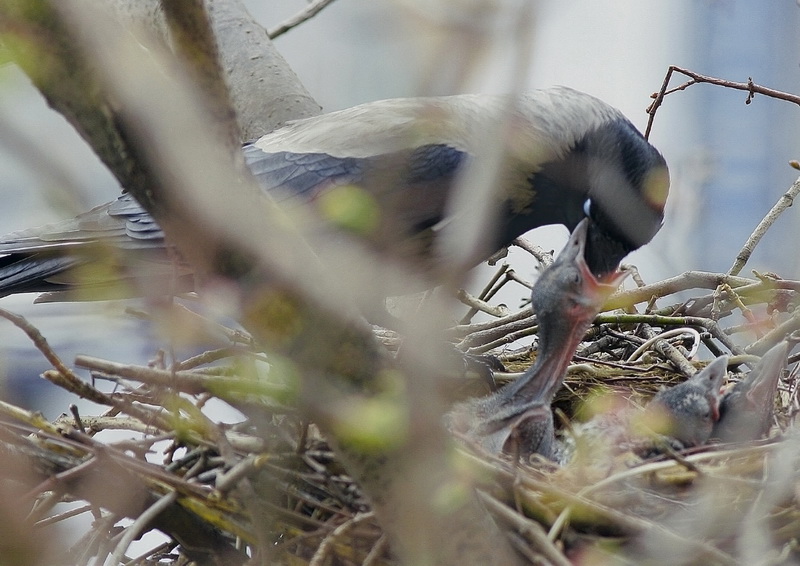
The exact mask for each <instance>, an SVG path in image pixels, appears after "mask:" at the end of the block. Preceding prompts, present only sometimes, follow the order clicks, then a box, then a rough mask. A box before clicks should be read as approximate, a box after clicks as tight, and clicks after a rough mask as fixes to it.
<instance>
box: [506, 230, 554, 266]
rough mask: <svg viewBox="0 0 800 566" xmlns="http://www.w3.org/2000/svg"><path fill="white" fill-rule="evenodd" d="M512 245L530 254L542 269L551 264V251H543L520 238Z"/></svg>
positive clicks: (541, 248)
mask: <svg viewBox="0 0 800 566" xmlns="http://www.w3.org/2000/svg"><path fill="white" fill-rule="evenodd" d="M513 243H514V245H515V246H517V247H519V248H522V249H523V250H525V251H526V252H528V253H529V254H531V255H532V256H533V257H535V258H536V260H537V261H538V262H539V263H540V264H541V266H542V269H546V268H548V267H550V265H551V264H552V263H553V252H552V251H550V252H548V251H545V249H544V248H543V247H541V246H537V245H535V244H532V243H530V242H529V241H528V240H526V239H525V238H522V237H520V238H517V239H515V240H514V242H513Z"/></svg>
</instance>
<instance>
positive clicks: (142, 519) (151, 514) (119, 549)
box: [106, 491, 178, 565]
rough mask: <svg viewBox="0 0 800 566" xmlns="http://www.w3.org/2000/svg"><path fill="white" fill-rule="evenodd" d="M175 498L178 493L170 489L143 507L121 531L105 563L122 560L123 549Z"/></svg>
mask: <svg viewBox="0 0 800 566" xmlns="http://www.w3.org/2000/svg"><path fill="white" fill-rule="evenodd" d="M177 499H178V494H177V493H176V492H174V491H170V492H169V493H167V494H166V495H164V496H163V497H161V498H160V499H159V500H158V501H156V502H155V503H153V504H152V505H151V506H150V507H148V508H147V509H145V510H144V511H143V512H142V513H141V514H140V515H139V516H138V517H136V520H135V521H134V522H133V523H131V525H130V526H129V527H127V528H126V529H125V530H123V531H122V535H121V536H120V538H119V542H118V543H117V546H116V547H115V548H114V553H113V554H112V555H111V556H109V557H108V560H106V564H109V565H115V564H119V563H120V562H122V557H123V556H124V555H125V551H126V550H128V547H129V546H130V545H131V543H132V542H133V541H134V540H136V539H137V538H138V537H139V535H140V534H141V533H142V531H144V530H145V529H146V528H147V527H148V525H149V523H150V521H152V520H153V519H155V518H156V517H157V516H158V515H159V514H160V513H161V512H162V511H164V510H165V509H167V508H168V507H169V506H170V505H172V504H173V503H175V501H176V500H177Z"/></svg>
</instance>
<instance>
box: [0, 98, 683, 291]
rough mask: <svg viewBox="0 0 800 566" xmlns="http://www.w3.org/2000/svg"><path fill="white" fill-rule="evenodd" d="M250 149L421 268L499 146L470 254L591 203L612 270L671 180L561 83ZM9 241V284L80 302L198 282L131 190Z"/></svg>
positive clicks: (432, 261)
mask: <svg viewBox="0 0 800 566" xmlns="http://www.w3.org/2000/svg"><path fill="white" fill-rule="evenodd" d="M500 120H504V122H502V124H503V127H499V128H498V127H497V124H498V123H500V122H498V121H500ZM491 132H500V134H499V135H497V136H494V135H493V134H490V133H491ZM498 150H499V151H500V152H501V153H499V154H498V153H497V152H498ZM243 151H244V157H245V160H246V163H247V165H248V166H249V168H250V170H251V171H252V172H253V174H254V175H255V177H256V178H257V179H258V181H259V182H260V183H261V185H262V186H263V187H264V190H265V191H266V192H268V193H270V194H271V195H273V196H274V197H275V198H276V199H277V200H279V201H283V202H285V203H287V204H289V205H290V206H291V203H292V202H304V203H311V204H312V206H313V207H314V209H315V211H316V212H318V213H319V214H320V216H321V219H320V225H326V226H334V228H333V230H334V232H339V233H341V232H342V231H344V232H354V233H356V234H357V235H358V236H359V237H360V238H362V239H363V240H364V241H365V242H367V243H368V244H369V245H370V246H372V247H374V248H375V249H377V250H378V251H380V252H382V253H387V254H389V255H390V256H393V257H396V258H399V259H401V260H403V261H406V262H407V263H410V264H411V266H412V268H415V269H418V270H420V271H429V270H430V269H432V268H436V267H437V266H439V265H441V264H442V262H441V261H440V260H441V258H440V257H438V256H437V253H436V251H437V250H439V249H441V246H439V244H438V243H437V237H438V235H439V234H440V233H441V227H442V226H444V225H446V224H447V223H448V222H450V221H455V222H470V221H472V220H473V219H474V218H475V217H471V216H470V215H469V214H461V215H460V216H459V217H458V218H453V217H448V214H449V213H450V210H449V209H448V200H449V198H450V196H451V194H452V192H453V188H454V187H455V186H456V185H457V183H458V182H459V179H460V178H461V176H463V175H465V174H470V173H474V172H475V167H469V166H470V164H473V165H474V166H477V167H480V166H482V164H483V163H484V162H485V161H489V160H488V159H486V156H487V155H502V158H501V161H500V163H501V166H500V168H499V171H498V173H497V174H496V175H495V177H494V181H493V187H492V193H491V194H492V198H493V201H494V204H495V205H496V211H495V212H496V214H495V216H494V219H495V223H494V224H495V225H494V226H493V229H492V230H491V234H488V235H487V237H486V242H485V244H486V245H485V246H483V247H482V249H475V250H474V251H473V252H472V253H471V255H470V256H469V257H468V258H467V259H468V261H471V262H472V263H473V264H477V263H478V262H480V261H481V260H482V259H485V258H486V257H487V256H488V255H489V254H490V253H492V252H494V251H496V250H498V249H500V248H501V247H503V246H506V245H508V244H510V243H511V242H512V240H514V238H516V237H518V236H520V235H522V234H524V233H525V232H527V231H529V230H531V229H533V228H536V227H538V226H542V225H544V224H556V223H560V224H564V225H565V226H566V227H567V228H568V229H569V230H573V229H574V228H575V227H576V226H577V224H578V223H579V222H580V221H581V219H583V218H584V217H586V216H588V217H589V218H590V220H591V222H590V225H589V227H588V233H587V236H586V253H585V255H586V262H587V264H588V266H589V268H590V269H591V271H592V272H593V273H595V274H596V275H598V276H603V275H605V274H608V273H610V272H612V271H614V270H615V269H616V267H617V265H618V264H619V262H620V260H621V259H622V258H623V257H624V256H625V255H626V254H627V253H629V252H630V251H632V250H634V249H636V248H638V247H639V246H641V245H643V244H645V243H647V242H648V241H650V239H651V238H652V237H653V235H654V234H655V233H656V232H657V231H658V229H659V228H660V226H661V221H662V218H663V209H664V204H665V200H666V197H667V192H668V187H669V177H668V173H667V168H666V164H665V162H664V159H663V158H662V156H661V155H660V154H659V152H658V151H657V150H656V149H655V148H653V146H651V145H650V144H649V143H648V142H647V141H646V140H645V139H644V137H643V136H642V135H641V134H640V133H639V132H638V131H637V130H636V128H635V127H634V126H633V125H632V124H631V123H630V122H629V121H628V120H627V119H626V118H625V117H624V116H623V115H622V114H621V113H620V112H619V111H618V110H616V109H614V108H612V107H611V106H609V105H608V104H606V103H604V102H602V101H600V100H598V99H597V98H594V97H592V96H589V95H587V94H584V93H581V92H578V91H575V90H572V89H569V88H565V87H557V88H552V89H546V90H538V91H534V92H531V93H530V94H526V95H520V96H515V97H512V96H502V95H483V94H474V95H458V96H447V97H435V98H407V99H393V100H383V101H378V102H371V103H367V104H363V105H360V106H355V107H353V108H350V109H347V110H342V111H338V112H332V113H330V114H324V115H320V116H317V117H313V118H308V119H305V120H299V121H296V122H292V123H290V124H288V125H287V126H285V127H283V128H281V129H278V130H276V131H274V132H272V133H270V134H267V135H265V136H264V137H262V138H260V139H258V140H257V141H255V142H253V143H250V144H247V145H245V146H244V147H243ZM476 216H477V212H476ZM231 221H234V219H231ZM98 243H99V244H103V245H102V246H98V245H97V244H98ZM99 249H102V253H100V252H99V251H98V250H99ZM0 254H4V256H3V257H0V296H4V295H8V294H11V293H23V292H45V293H47V296H46V298H45V300H69V299H72V298H75V296H76V295H74V294H71V293H69V292H67V293H64V291H70V290H72V289H75V288H78V289H79V290H81V293H80V297H81V298H96V299H101V298H110V297H115V296H119V295H135V294H139V293H143V292H144V290H145V289H147V290H148V291H147V292H150V293H152V292H153V289H155V290H156V292H159V291H160V290H163V291H164V292H166V290H167V289H169V290H171V291H175V290H179V291H186V290H190V289H192V286H193V284H194V281H193V278H192V277H191V270H190V269H189V267H188V266H183V265H177V266H176V262H175V257H176V256H175V254H174V253H173V254H168V253H167V247H166V244H165V242H164V237H163V233H162V231H161V229H160V228H159V226H158V224H157V223H156V222H155V220H154V219H153V218H152V217H150V215H149V214H148V213H147V212H145V211H144V210H143V209H142V208H141V207H140V206H139V205H138V204H137V203H136V202H135V201H134V200H133V198H132V197H131V196H130V195H128V194H123V195H122V196H121V197H120V198H119V199H117V200H116V201H114V202H111V203H108V204H105V205H102V206H99V207H97V208H95V209H93V210H91V211H89V212H87V213H85V214H82V215H80V216H78V217H77V218H75V219H73V220H69V221H66V222H63V223H59V224H54V225H49V226H45V227H42V228H37V229H32V230H25V231H21V232H16V233H12V234H8V235H7V236H5V237H3V238H0ZM178 263H180V262H178ZM120 281H123V282H127V283H129V284H127V285H124V286H122V287H120V286H119V285H118V283H119V282H120ZM167 281H168V282H169V283H170V284H169V286H167V285H166V282H167ZM121 289H122V290H121Z"/></svg>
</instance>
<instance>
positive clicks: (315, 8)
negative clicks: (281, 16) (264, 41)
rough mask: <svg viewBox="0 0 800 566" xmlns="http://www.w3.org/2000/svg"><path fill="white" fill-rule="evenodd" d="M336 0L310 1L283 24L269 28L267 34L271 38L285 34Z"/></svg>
mask: <svg viewBox="0 0 800 566" xmlns="http://www.w3.org/2000/svg"><path fill="white" fill-rule="evenodd" d="M333 2H334V0H314V1H313V2H311V3H309V5H308V6H306V7H305V8H304V9H303V10H301V11H299V12H298V13H296V14H295V15H294V16H292V17H291V18H289V19H288V20H286V21H284V22H282V23H281V24H279V25H277V26H275V27H274V28H272V29H270V30H267V36H268V37H269V38H270V39H275V38H276V37H278V36H281V35H283V34H284V33H286V32H287V31H289V30H290V29H292V28H295V27H297V26H299V25H300V24H302V23H303V22H306V21H308V20H310V19H311V18H313V17H314V16H316V15H317V14H319V13H320V12H321V11H322V10H324V9H325V8H326V7H327V6H328V5H330V4H333Z"/></svg>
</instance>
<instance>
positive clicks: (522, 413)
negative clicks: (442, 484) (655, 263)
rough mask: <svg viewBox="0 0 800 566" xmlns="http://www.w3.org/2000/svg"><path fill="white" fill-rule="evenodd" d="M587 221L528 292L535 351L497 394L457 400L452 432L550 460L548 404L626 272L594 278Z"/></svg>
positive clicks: (495, 448)
mask: <svg viewBox="0 0 800 566" xmlns="http://www.w3.org/2000/svg"><path fill="white" fill-rule="evenodd" d="M588 223H589V220H587V219H584V220H583V221H581V222H580V223H579V224H578V226H577V227H576V228H575V230H574V231H573V233H572V235H571V236H570V239H569V241H568V242H567V244H566V246H565V247H564V249H563V250H562V252H561V254H559V256H558V258H557V259H556V261H555V262H553V264H552V265H551V266H550V267H549V268H548V269H547V270H546V271H545V272H544V273H542V275H541V277H540V278H539V280H538V281H537V282H536V284H535V285H534V287H533V291H532V293H531V306H532V308H533V311H534V312H535V313H536V316H537V319H538V324H539V353H538V356H537V357H536V361H535V363H534V364H533V365H532V366H531V367H530V368H529V369H528V371H526V372H525V373H524V374H523V375H522V377H520V378H519V379H518V380H517V381H516V382H514V383H511V384H509V385H508V386H506V387H505V388H503V389H501V390H500V391H498V392H497V393H495V394H493V395H491V396H489V397H485V398H481V399H474V400H471V401H468V402H465V403H461V404H459V405H457V406H456V407H454V409H453V410H452V411H451V412H450V414H449V415H448V416H447V419H446V421H447V425H448V426H449V428H450V430H452V431H453V432H454V433H456V434H458V435H460V436H461V437H462V438H465V439H466V440H467V441H470V442H475V443H476V444H478V445H480V446H481V447H482V448H484V449H485V450H487V451H489V452H491V453H494V454H498V453H501V452H508V453H515V454H518V455H520V456H522V457H525V456H529V455H531V454H535V453H538V454H541V455H543V456H545V457H547V458H551V459H555V458H556V457H557V452H558V444H557V442H556V439H555V433H554V427H553V413H552V411H551V410H550V404H551V402H552V400H553V397H554V396H555V394H556V392H557V391H558V389H559V388H560V387H561V384H562V382H563V380H564V376H565V374H566V372H567V368H568V366H569V362H570V360H571V359H572V356H573V354H574V353H575V350H576V348H577V347H578V344H579V343H580V341H581V339H582V338H583V336H584V334H585V333H586V330H587V329H588V328H589V326H590V325H591V323H592V321H593V320H594V318H595V316H596V315H597V313H598V312H600V309H601V308H602V306H603V304H604V303H605V301H606V299H607V298H608V297H609V296H610V295H611V294H612V293H613V292H614V291H615V290H616V288H617V287H618V286H619V284H620V283H621V282H622V280H623V279H624V278H625V276H626V273H625V272H622V271H619V270H615V271H612V272H611V273H608V274H607V275H604V276H603V277H601V278H598V277H596V276H595V275H594V274H593V273H592V272H591V270H590V269H589V267H588V265H587V264H586V260H585V256H584V253H585V249H586V235H587V229H588Z"/></svg>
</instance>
